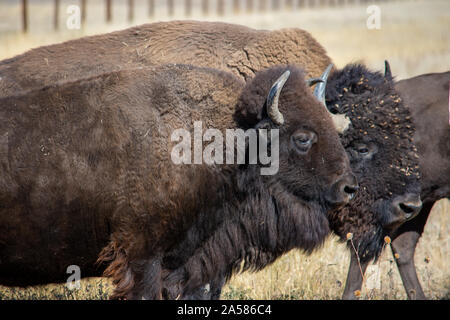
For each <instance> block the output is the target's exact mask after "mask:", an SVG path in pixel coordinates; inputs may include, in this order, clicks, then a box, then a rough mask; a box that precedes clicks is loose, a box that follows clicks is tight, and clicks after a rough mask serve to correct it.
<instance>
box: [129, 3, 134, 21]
mask: <svg viewBox="0 0 450 320" xmlns="http://www.w3.org/2000/svg"><path fill="white" fill-rule="evenodd" d="M133 20H134V0H128V22H130V23H131V22H133Z"/></svg>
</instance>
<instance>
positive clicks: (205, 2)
mask: <svg viewBox="0 0 450 320" xmlns="http://www.w3.org/2000/svg"><path fill="white" fill-rule="evenodd" d="M208 11H209V6H208V0H202V12H203V15H205V16H206V15H207V14H208Z"/></svg>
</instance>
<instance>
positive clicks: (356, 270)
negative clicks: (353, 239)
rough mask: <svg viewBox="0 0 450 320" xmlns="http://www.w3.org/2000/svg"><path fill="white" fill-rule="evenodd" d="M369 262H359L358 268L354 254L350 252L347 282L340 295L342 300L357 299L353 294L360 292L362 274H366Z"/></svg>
mask: <svg viewBox="0 0 450 320" xmlns="http://www.w3.org/2000/svg"><path fill="white" fill-rule="evenodd" d="M369 262H370V261H366V262H361V268H360V267H359V262H358V258H357V256H356V253H355V252H353V251H351V258H350V266H349V268H348V273H347V281H346V282H345V289H344V294H343V295H342V299H344V300H356V299H358V297H357V296H356V295H355V292H356V291H358V290H361V287H362V283H363V276H364V272H366V269H367V266H368V265H369ZM361 271H362V273H361Z"/></svg>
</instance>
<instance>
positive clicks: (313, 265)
mask: <svg viewBox="0 0 450 320" xmlns="http://www.w3.org/2000/svg"><path fill="white" fill-rule="evenodd" d="M374 5H375V6H376V7H374ZM74 6H75V8H74ZM24 8H26V10H24ZM78 13H79V19H78V21H79V22H80V25H79V28H77V26H76V24H77V18H76V15H77V14H78ZM377 14H379V18H380V19H379V21H376V22H378V25H373V23H374V20H373V19H374V15H377ZM74 15H75V16H74ZM74 19H75V20H74ZM182 19H190V20H205V21H224V22H229V23H236V24H242V25H246V26H249V27H253V28H256V29H280V28H301V29H305V30H307V31H309V32H310V33H311V34H312V35H313V36H314V37H315V38H316V39H317V40H318V41H319V42H320V43H321V44H322V45H323V46H324V47H325V49H326V50H327V52H328V55H329V56H330V57H331V59H332V60H333V61H334V62H335V64H336V65H337V66H338V67H343V66H344V65H346V64H348V63H351V62H362V63H364V64H366V65H367V66H369V67H370V68H372V69H374V70H384V60H385V59H387V60H389V62H390V64H391V68H392V72H393V74H394V75H395V76H396V79H397V80H400V79H404V78H409V77H412V76H416V75H419V74H423V73H429V72H443V71H448V70H450V1H449V0H397V1H389V0H384V1H362V0H28V1H25V0H22V1H21V0H0V60H1V59H6V58H9V57H13V56H14V55H17V54H20V53H23V52H25V51H27V50H29V49H31V48H34V47H38V46H41V45H47V44H52V43H58V42H62V41H66V40H69V39H73V38H79V37H82V36H86V35H92V34H98V33H106V32H111V31H114V30H120V29H124V28H127V27H129V26H133V25H139V24H143V23H151V22H156V21H169V20H182ZM74 27H75V28H74ZM373 27H375V28H373ZM68 54H70V52H68ZM449 203H450V202H449V201H447V200H441V201H440V202H438V203H437V204H436V205H435V207H434V208H433V211H432V213H431V215H430V218H429V220H428V223H427V226H426V228H425V232H424V235H423V237H422V238H421V240H420V242H419V244H418V248H417V251H416V256H415V262H416V266H417V269H418V274H419V278H420V280H421V282H422V285H423V288H424V291H425V294H426V295H427V296H428V297H430V298H432V299H449V298H450V270H449V269H450V268H449V266H450V254H449V253H450V250H449V249H450V237H449V231H450V224H449V219H448V218H449V213H450V205H449ZM348 263H349V252H348V250H346V248H345V244H341V243H338V242H337V240H336V238H334V237H331V238H330V239H329V240H328V241H327V242H326V244H325V246H324V248H323V249H320V250H318V251H317V252H315V253H314V254H312V255H310V256H306V255H304V254H302V253H301V252H298V251H294V252H291V253H290V254H287V255H285V256H283V257H282V258H281V259H279V260H278V261H276V262H275V263H274V264H273V265H272V266H271V267H269V268H266V269H264V270H263V271H261V272H259V273H256V274H249V273H245V274H242V275H239V276H236V277H234V278H233V279H232V280H231V282H230V283H229V284H228V285H227V286H226V288H225V290H224V292H223V295H222V297H223V298H225V299H227V298H229V299H339V298H340V297H341V295H342V292H343V289H344V284H345V279H346V271H347V267H348ZM375 270H377V273H379V274H377V276H380V283H381V285H380V287H379V288H372V287H371V286H367V284H365V285H364V286H363V290H362V294H361V298H363V299H406V294H405V292H404V289H403V286H402V283H401V279H400V277H399V274H398V271H397V268H396V265H395V262H394V260H393V257H392V254H391V252H390V250H385V253H384V254H383V256H382V257H381V259H380V260H379V261H378V262H377V263H376V268H375ZM110 290H111V285H110V283H109V282H108V281H104V280H102V279H100V278H97V279H88V280H85V281H83V284H82V289H80V290H74V291H70V290H68V289H67V288H66V287H65V286H63V285H60V286H56V285H50V286H44V287H33V288H28V289H26V290H24V289H19V288H4V287H3V288H2V287H0V299H39V298H46V299H101V298H107V296H108V294H109V292H110Z"/></svg>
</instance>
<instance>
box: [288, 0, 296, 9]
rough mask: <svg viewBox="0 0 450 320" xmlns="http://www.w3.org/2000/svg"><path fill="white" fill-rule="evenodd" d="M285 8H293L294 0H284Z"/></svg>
mask: <svg viewBox="0 0 450 320" xmlns="http://www.w3.org/2000/svg"><path fill="white" fill-rule="evenodd" d="M286 8H287V9H288V10H292V9H294V0H286Z"/></svg>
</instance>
